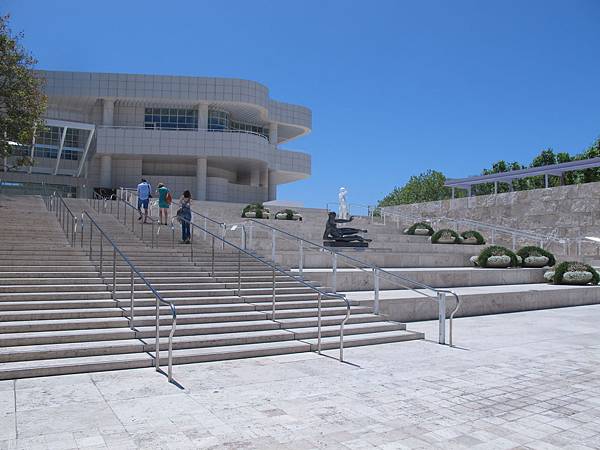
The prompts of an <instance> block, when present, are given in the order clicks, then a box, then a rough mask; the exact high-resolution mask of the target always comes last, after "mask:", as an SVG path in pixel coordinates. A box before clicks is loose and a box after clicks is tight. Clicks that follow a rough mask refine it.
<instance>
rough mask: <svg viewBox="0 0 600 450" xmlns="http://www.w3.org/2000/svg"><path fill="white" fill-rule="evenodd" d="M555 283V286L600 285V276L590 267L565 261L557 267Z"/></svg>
mask: <svg viewBox="0 0 600 450" xmlns="http://www.w3.org/2000/svg"><path fill="white" fill-rule="evenodd" d="M553 281H554V283H555V284H577V285H584V284H594V285H596V284H598V282H599V281H600V275H598V272H596V270H595V269H594V268H593V267H592V266H590V265H588V264H584V263H581V262H577V261H565V262H562V263H560V264H559V265H558V266H556V270H555V271H554V278H553Z"/></svg>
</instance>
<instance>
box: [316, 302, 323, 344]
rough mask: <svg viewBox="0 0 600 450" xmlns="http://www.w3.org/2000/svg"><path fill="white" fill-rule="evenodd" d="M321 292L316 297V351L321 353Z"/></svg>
mask: <svg viewBox="0 0 600 450" xmlns="http://www.w3.org/2000/svg"><path fill="white" fill-rule="evenodd" d="M321 299H322V296H321V293H320V292H319V297H318V298H317V352H318V353H319V355H320V354H321Z"/></svg>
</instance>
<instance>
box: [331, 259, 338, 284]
mask: <svg viewBox="0 0 600 450" xmlns="http://www.w3.org/2000/svg"><path fill="white" fill-rule="evenodd" d="M331 259H332V261H331V265H332V267H333V273H332V278H331V289H332V290H333V293H334V294H337V253H335V252H331Z"/></svg>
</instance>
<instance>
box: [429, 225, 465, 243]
mask: <svg viewBox="0 0 600 450" xmlns="http://www.w3.org/2000/svg"><path fill="white" fill-rule="evenodd" d="M442 238H453V239H454V242H452V244H459V243H460V236H459V235H458V233H457V232H456V231H454V230H450V229H449V228H444V229H442V230H438V231H436V232H435V233H433V235H432V236H431V243H432V244H438V243H440V242H439V240H440V239H442ZM447 243H448V242H442V244H447Z"/></svg>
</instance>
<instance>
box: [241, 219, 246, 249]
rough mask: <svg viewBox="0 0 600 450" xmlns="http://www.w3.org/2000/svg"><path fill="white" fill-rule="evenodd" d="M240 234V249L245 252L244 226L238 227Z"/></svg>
mask: <svg viewBox="0 0 600 450" xmlns="http://www.w3.org/2000/svg"><path fill="white" fill-rule="evenodd" d="M240 234H241V243H242V248H243V249H244V250H246V227H245V226H244V225H242V226H241V227H240Z"/></svg>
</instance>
